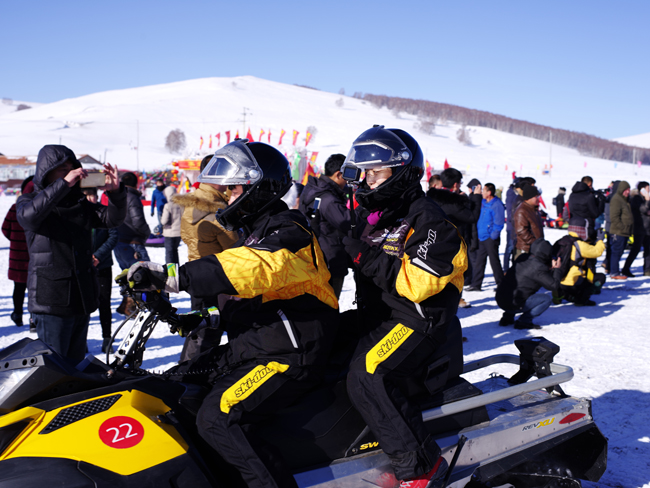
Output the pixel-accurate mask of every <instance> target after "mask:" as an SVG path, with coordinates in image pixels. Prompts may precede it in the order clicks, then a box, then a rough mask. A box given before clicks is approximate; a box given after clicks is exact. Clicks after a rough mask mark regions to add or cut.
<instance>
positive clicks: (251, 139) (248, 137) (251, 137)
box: [246, 127, 255, 142]
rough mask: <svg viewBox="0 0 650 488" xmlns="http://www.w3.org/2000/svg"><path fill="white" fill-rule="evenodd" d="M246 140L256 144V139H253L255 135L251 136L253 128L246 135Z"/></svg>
mask: <svg viewBox="0 0 650 488" xmlns="http://www.w3.org/2000/svg"><path fill="white" fill-rule="evenodd" d="M246 139H248V140H249V142H255V139H253V134H251V128H250V127H249V128H248V132H247V133H246Z"/></svg>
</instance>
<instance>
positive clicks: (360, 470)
mask: <svg viewBox="0 0 650 488" xmlns="http://www.w3.org/2000/svg"><path fill="white" fill-rule="evenodd" d="M495 364H513V365H519V364H520V357H519V356H517V355H514V354H498V355H494V356H489V357H486V358H483V359H478V360H476V361H471V362H468V363H465V365H464V367H463V373H470V372H473V371H477V370H480V369H484V368H487V367H489V366H492V365H495ZM550 370H551V371H550V372H551V373H552V374H550V375H549V376H546V377H543V378H538V379H534V380H532V381H528V382H526V383H522V384H518V385H514V386H505V387H504V386H502V385H503V384H504V383H505V382H506V378H504V377H498V378H497V377H494V378H488V379H487V380H485V381H483V382H479V383H475V385H476V386H477V387H479V388H480V389H481V390H484V391H486V390H491V389H492V390H494V391H488V392H487V393H483V394H481V395H478V396H475V397H471V398H467V399H464V400H459V401H456V402H453V403H449V404H445V405H443V406H441V407H436V408H432V409H429V410H425V411H423V412H422V418H423V419H424V421H425V422H427V421H430V420H434V419H439V418H442V417H446V416H449V415H452V414H455V413H459V412H464V411H468V410H472V409H475V408H478V407H486V408H487V409H488V412H489V415H490V421H488V422H484V423H482V424H479V425H474V426H472V427H468V428H466V429H463V430H461V431H450V432H449V435H448V436H445V435H444V434H443V436H442V437H438V438H437V439H436V441H437V442H438V444H439V446H440V447H441V449H442V453H443V456H444V457H445V458H446V459H447V461H448V462H449V461H450V460H451V459H452V457H453V456H454V455H455V454H456V450H457V445H458V442H459V438H460V436H461V435H462V436H465V437H466V438H467V442H466V443H465V445H464V447H463V448H462V450H461V452H459V453H458V454H459V456H458V459H457V463H456V466H455V468H454V470H453V473H452V474H451V477H450V480H449V485H448V486H449V487H452V488H460V487H463V486H465V485H466V484H467V483H468V482H469V481H470V480H471V479H472V476H474V477H476V476H477V473H478V474H479V476H481V477H482V478H483V477H484V478H485V479H488V478H490V477H491V476H494V475H497V474H501V473H503V472H505V471H508V470H509V469H510V468H511V467H514V466H516V465H517V464H519V463H521V462H522V461H525V460H529V459H530V457H531V455H534V454H535V452H544V450H545V449H548V447H547V445H546V443H547V442H548V443H551V444H559V443H561V442H563V441H564V440H569V439H571V438H572V437H575V436H577V435H580V434H581V433H583V432H585V431H587V430H589V429H597V427H596V426H595V424H594V423H593V419H592V415H591V401H590V400H589V399H584V398H575V397H571V396H566V395H561V394H553V393H548V392H547V391H546V390H545V389H547V388H548V389H552V388H554V387H556V386H557V385H560V384H561V383H566V382H568V381H570V380H571V379H572V378H573V369H572V368H570V367H569V366H564V365H561V364H556V363H551V364H550ZM489 383H495V384H496V388H498V389H494V388H495V385H489ZM485 386H487V388H485ZM572 414H573V417H570V415H572ZM570 418H576V420H571V421H570V422H569V421H567V419H570ZM295 478H296V480H297V481H298V484H299V486H300V487H301V488H302V487H319V488H330V487H336V488H348V487H349V488H353V487H354V488H358V487H365V486H367V487H369V488H370V487H374V486H392V485H391V478H392V480H394V475H393V471H392V468H391V465H390V461H389V459H388V457H387V456H386V455H385V454H384V453H383V452H382V451H374V452H370V453H366V454H359V455H357V456H353V457H351V458H344V459H338V460H336V461H333V462H332V463H331V464H330V465H329V466H325V467H322V468H319V469H315V470H311V471H306V472H303V473H298V474H296V475H295ZM395 486H397V484H395Z"/></svg>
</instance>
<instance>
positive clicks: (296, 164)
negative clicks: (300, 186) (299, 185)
mask: <svg viewBox="0 0 650 488" xmlns="http://www.w3.org/2000/svg"><path fill="white" fill-rule="evenodd" d="M291 177H292V178H293V181H298V180H299V179H300V153H299V152H298V151H296V152H295V154H294V155H293V164H292V165H291Z"/></svg>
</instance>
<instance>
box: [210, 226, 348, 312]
mask: <svg viewBox="0 0 650 488" xmlns="http://www.w3.org/2000/svg"><path fill="white" fill-rule="evenodd" d="M312 246H313V250H314V255H315V257H316V265H317V266H318V268H317V267H316V266H314V260H313V256H312ZM215 256H216V258H217V259H218V260H219V262H220V263H221V267H222V268H223V271H224V273H225V274H226V276H227V277H228V279H229V280H230V283H231V284H232V286H233V288H235V290H237V295H236V296H238V297H241V298H254V297H257V296H260V295H262V300H263V302H268V301H271V300H289V299H291V298H295V297H297V296H300V295H304V294H305V293H308V294H310V295H313V296H315V297H316V298H318V299H319V300H320V301H321V302H323V303H325V304H327V305H329V306H330V307H332V308H338V306H339V304H338V300H337V299H336V295H335V294H334V290H332V287H331V286H330V284H329V280H330V272H329V271H328V269H327V264H326V263H325V258H324V256H323V251H322V250H321V248H320V246H319V245H318V241H317V240H316V238H315V237H312V245H309V246H305V247H304V248H302V249H300V250H299V251H298V252H296V253H293V252H291V251H289V250H288V249H279V250H277V251H263V250H259V249H254V248H251V247H246V246H242V247H237V248H234V249H226V250H225V251H223V252H221V253H219V254H216V255H215Z"/></svg>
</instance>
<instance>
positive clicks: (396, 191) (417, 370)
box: [342, 126, 467, 487]
mask: <svg viewBox="0 0 650 488" xmlns="http://www.w3.org/2000/svg"><path fill="white" fill-rule="evenodd" d="M342 171H343V174H344V175H346V177H348V178H350V175H351V174H353V173H355V172H356V176H358V175H359V174H360V172H361V171H365V179H364V180H363V181H362V182H361V185H360V187H359V189H358V191H357V193H356V198H357V201H358V202H359V204H360V206H361V207H362V210H361V212H360V213H359V225H358V226H357V228H356V231H357V237H355V238H351V237H346V238H345V239H344V241H343V243H344V245H345V249H346V251H347V253H348V254H349V255H350V257H351V258H352V261H353V262H354V264H355V266H356V273H355V279H356V282H357V294H358V297H359V298H358V302H359V306H358V308H359V310H358V312H359V317H360V318H361V319H362V320H363V327H365V331H366V335H365V336H364V337H362V339H361V341H360V343H359V346H358V348H357V351H356V352H355V357H354V359H353V360H352V363H351V365H350V372H349V374H348V379H347V388H348V394H349V396H350V399H351V401H352V403H353V404H354V406H355V407H356V408H357V410H358V411H359V413H360V414H361V415H362V416H363V418H364V420H365V421H366V422H367V424H368V426H369V427H370V429H371V430H372V432H373V434H374V435H375V436H376V438H377V440H378V442H379V445H380V447H381V448H382V449H383V451H384V452H385V453H386V454H387V455H388V456H389V458H390V460H391V464H392V466H393V470H394V472H395V476H396V478H397V479H399V480H401V485H400V486H403V487H406V486H409V487H420V486H421V487H425V486H429V483H431V480H435V479H441V477H442V476H443V475H444V473H445V471H446V469H447V463H446V461H445V460H444V458H442V457H441V452H440V448H439V447H438V445H437V444H436V442H435V441H434V440H433V439H432V438H431V436H430V435H429V434H428V433H427V431H426V429H425V427H424V423H423V421H422V414H421V412H420V410H419V409H418V408H417V407H416V405H414V404H412V402H411V401H410V400H409V399H408V398H407V396H406V394H405V393H404V391H403V390H404V388H403V386H404V381H405V379H407V378H408V377H422V378H423V377H424V376H425V375H426V372H427V368H428V366H429V363H430V358H431V357H432V355H433V353H434V352H435V351H436V349H437V348H438V347H439V346H440V345H441V344H442V343H444V341H445V339H446V333H447V328H448V325H449V323H450V322H451V321H452V320H453V319H454V317H455V316H456V312H457V309H458V301H459V298H460V293H461V291H462V289H463V272H464V271H465V270H466V268H467V248H466V246H465V243H464V241H463V239H462V238H461V236H460V234H459V232H458V229H457V228H456V227H455V226H454V225H453V224H452V223H451V222H449V220H447V218H446V216H445V214H444V212H443V211H442V210H441V209H440V207H439V206H438V205H437V204H436V203H435V202H434V201H433V200H431V199H430V198H428V197H426V196H425V194H424V192H423V190H422V188H421V186H420V179H421V178H422V174H423V172H424V162H423V156H422V151H421V149H420V146H419V145H418V143H417V141H415V139H413V137H411V136H410V135H409V134H408V133H406V132H405V131H403V130H400V129H385V128H384V127H383V126H375V127H373V128H372V129H369V130H367V131H365V132H364V133H362V134H361V135H360V136H359V137H358V138H357V139H356V140H355V141H354V143H353V145H352V148H351V149H350V152H349V154H348V156H347V158H346V161H345V163H344V165H343V168H342Z"/></svg>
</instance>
